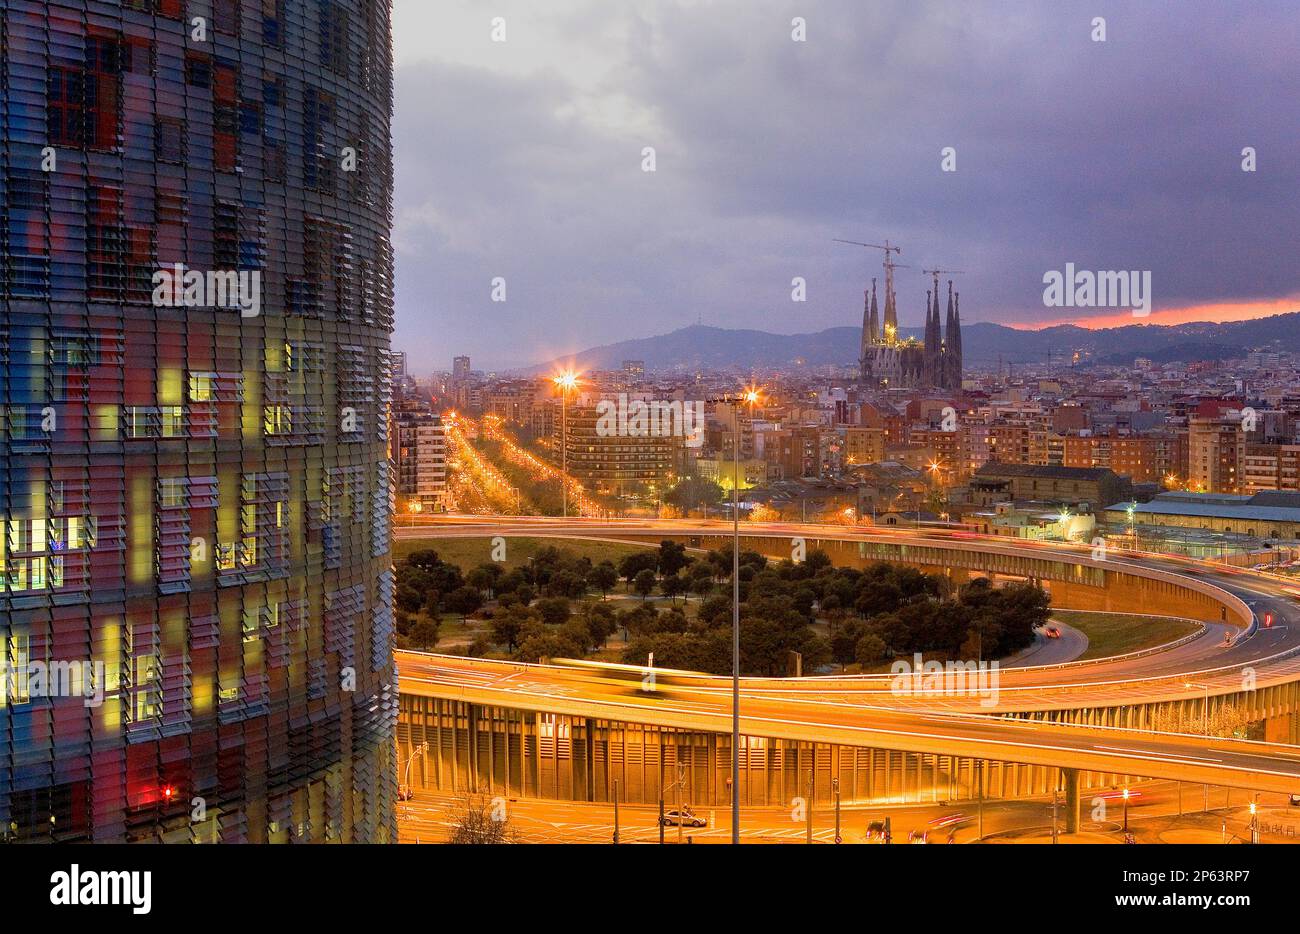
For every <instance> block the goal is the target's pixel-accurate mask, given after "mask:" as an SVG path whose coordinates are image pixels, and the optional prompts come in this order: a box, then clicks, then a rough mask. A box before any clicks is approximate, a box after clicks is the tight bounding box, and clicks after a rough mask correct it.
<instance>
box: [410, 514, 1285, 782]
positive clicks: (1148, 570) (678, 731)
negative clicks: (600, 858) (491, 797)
mask: <svg viewBox="0 0 1300 934" xmlns="http://www.w3.org/2000/svg"><path fill="white" fill-rule="evenodd" d="M742 529H743V539H742V548H753V550H758V551H762V552H764V553H766V554H770V555H773V556H780V555H781V554H782V553H783V552H787V553H788V549H789V547H790V541H791V540H792V539H803V541H804V544H805V547H806V548H807V549H809V550H811V549H812V548H814V547H820V548H823V549H824V550H826V551H827V552H828V553H830V554H831V555H832V558H833V560H835V561H836V563H837V564H865V563H869V562H871V561H874V560H891V561H895V562H899V563H907V564H912V565H915V566H918V567H922V568H925V569H927V570H929V571H931V572H934V573H942V574H945V575H948V576H950V577H952V578H953V579H954V581H955V582H960V581H961V580H964V579H966V578H967V577H969V576H972V575H975V574H980V573H992V574H996V575H999V576H1003V577H1023V578H1027V579H1033V580H1037V581H1040V582H1042V583H1043V584H1044V586H1046V587H1048V588H1049V589H1050V590H1051V591H1052V595H1053V600H1054V604H1055V605H1057V606H1064V607H1070V606H1074V607H1078V608H1098V607H1099V606H1101V607H1105V608H1109V609H1118V608H1119V607H1118V606H1116V601H1117V600H1119V599H1121V597H1122V599H1123V600H1124V601H1125V602H1124V604H1123V607H1124V608H1125V609H1133V608H1135V607H1136V608H1141V609H1143V610H1145V611H1148V612H1153V613H1154V612H1158V613H1162V614H1169V615H1182V616H1188V617H1191V618H1195V619H1199V620H1203V621H1204V622H1205V623H1206V631H1205V632H1204V633H1203V634H1202V635H1201V636H1200V637H1197V638H1193V639H1189V640H1186V641H1184V642H1183V643H1182V644H1180V645H1178V646H1177V647H1175V648H1170V649H1168V650H1167V651H1159V652H1148V653H1139V654H1136V655H1130V656H1123V657H1119V658H1116V659H1111V660H1101V661H1096V662H1084V663H1073V664H1067V665H1062V666H1051V667H1048V668H1034V667H1028V668H1021V669H1008V670H1004V671H1001V672H999V679H998V691H997V697H996V702H995V703H993V704H990V703H989V700H990V698H989V697H988V696H987V693H985V694H984V695H983V696H977V695H976V694H975V693H974V692H969V691H961V692H957V693H956V694H953V693H951V692H949V691H946V690H943V689H940V690H936V691H910V692H904V693H900V692H898V691H896V690H892V689H891V679H890V678H889V677H888V676H857V677H830V678H803V679H765V678H746V679H744V681H743V687H742V691H743V695H742V702H741V712H742V732H743V733H744V734H745V738H744V742H745V748H744V750H743V755H742V762H743V763H744V768H743V769H742V776H741V788H740V793H741V795H742V801H743V802H744V803H746V804H773V803H776V804H779V803H784V802H787V801H788V800H789V799H790V798H791V797H793V796H794V795H795V794H799V793H803V792H800V791H798V790H797V789H800V788H803V789H806V786H807V779H808V777H809V775H811V776H812V777H813V780H814V787H815V789H816V791H815V793H816V796H817V797H818V798H825V797H829V795H830V793H831V781H832V779H836V778H838V779H839V784H840V789H841V793H842V794H845V795H848V796H850V799H852V800H898V801H902V800H954V799H962V798H970V797H974V796H975V794H977V793H980V791H981V790H982V791H983V792H984V793H987V794H990V795H993V796H1016V795H1030V794H1039V793H1045V792H1048V791H1050V790H1052V789H1054V788H1057V787H1065V788H1066V789H1067V790H1069V789H1073V790H1074V791H1075V792H1078V791H1080V789H1083V790H1085V791H1086V789H1087V788H1100V787H1109V786H1113V785H1118V784H1121V783H1125V782H1127V781H1129V780H1131V778H1134V777H1152V778H1169V779H1174V780H1179V781H1188V782H1198V783H1210V784H1215V785H1221V786H1230V787H1238V788H1245V789H1252V790H1259V791H1283V792H1287V793H1290V792H1292V791H1297V790H1300V749H1297V748H1292V746H1291V745H1290V744H1295V743H1296V742H1297V740H1298V739H1300V737H1297V735H1296V723H1297V717H1296V716H1295V713H1296V706H1297V703H1300V696H1298V695H1297V687H1298V684H1300V626H1295V625H1292V624H1293V622H1294V621H1295V619H1296V617H1297V614H1296V612H1295V609H1294V608H1295V603H1294V599H1293V595H1292V594H1290V593H1288V592H1287V591H1286V588H1285V587H1283V586H1281V585H1278V584H1276V583H1270V582H1268V581H1267V580H1266V579H1263V578H1260V577H1258V576H1255V575H1249V574H1246V575H1242V574H1229V573H1227V572H1224V571H1221V570H1219V569H1217V568H1212V567H1209V566H1205V565H1196V566H1191V567H1188V566H1187V565H1185V564H1181V563H1178V562H1173V561H1171V560H1170V559H1168V558H1165V557H1160V556H1139V555H1122V556H1121V555H1116V556H1114V557H1113V559H1111V560H1105V559H1104V558H1103V559H1102V560H1098V559H1097V558H1095V557H1094V556H1093V555H1092V554H1091V552H1090V551H1089V550H1088V549H1082V550H1079V549H1072V548H1068V547H1059V546H1051V545H1044V544H1025V543H1020V542H1007V541H1005V540H999V541H990V540H985V539H977V538H972V537H966V536H961V537H959V536H957V535H952V534H943V533H938V534H936V533H934V532H918V531H913V530H903V531H890V532H883V531H880V530H875V529H872V530H859V529H853V528H844V529H840V528H837V527H827V526H805V525H785V524H782V525H767V526H756V525H754V524H747V525H745V526H742ZM729 533H730V527H729V526H727V525H726V524H720V523H702V522H689V523H681V522H675V523H656V522H646V521H644V520H641V521H634V522H597V521H593V520H581V521H575V520H567V521H547V520H501V521H497V522H493V523H491V524H490V525H489V524H483V525H480V524H478V523H474V522H466V523H464V524H457V525H449V526H442V527H437V528H434V529H419V530H410V531H408V530H406V529H401V530H399V533H398V534H399V535H400V536H403V537H405V536H407V535H417V536H419V537H429V536H430V535H433V536H437V535H444V536H455V537H466V536H474V535H483V536H485V537H487V538H490V537H492V536H497V535H500V536H510V535H524V534H526V535H532V536H536V535H545V536H555V537H560V538H563V537H583V538H598V539H599V538H608V539H610V540H618V541H643V542H647V543H653V542H658V541H659V540H662V539H663V538H673V539H675V540H681V541H685V542H687V543H688V544H690V545H691V546H692V547H699V548H712V547H718V546H719V545H722V544H725V543H727V542H729V540H730V535H729ZM485 553H486V551H485ZM1265 613H1269V614H1271V618H1272V619H1273V621H1274V625H1273V626H1272V627H1271V628H1263V627H1261V626H1260V624H1259V620H1260V619H1261V618H1262V616H1263V614H1265ZM1225 631H1227V632H1229V633H1231V634H1232V635H1233V637H1234V638H1233V640H1232V644H1231V645H1225V644H1224V640H1223V638H1222V634H1223V632H1225ZM398 664H399V673H400V677H401V693H402V720H401V723H400V725H399V753H400V754H401V755H402V761H403V762H405V761H406V758H407V757H408V756H409V755H410V750H412V749H414V748H415V747H417V746H419V744H420V743H429V747H428V750H427V751H426V752H424V753H422V754H420V755H417V756H416V757H415V761H413V762H412V766H413V769H412V771H413V779H412V781H413V784H417V785H419V784H424V785H428V786H432V787H441V788H447V787H449V786H457V785H461V786H469V787H486V788H492V789H497V790H500V791H505V792H508V793H511V794H524V795H537V796H554V797H561V798H565V797H571V798H577V799H580V800H597V801H599V800H609V798H610V796H611V795H612V794H613V785H614V782H615V781H618V782H619V787H620V792H619V796H620V798H621V799H623V800H645V799H647V797H649V798H653V797H654V796H656V795H657V793H658V788H659V787H661V786H662V784H663V783H664V782H665V781H675V780H677V777H678V770H679V769H680V770H681V774H682V776H684V777H685V779H686V781H687V782H688V787H689V788H690V789H691V792H692V800H694V801H696V802H697V803H701V804H704V803H708V804H710V805H720V804H725V803H726V802H727V801H729V799H730V792H731V790H730V788H729V787H728V780H729V779H728V776H729V757H730V752H729V743H730V736H729V735H728V734H729V731H730V694H729V690H730V681H729V679H719V678H710V677H707V676H693V675H685V674H682V675H665V674H663V673H660V674H658V675H657V677H656V678H655V682H654V685H653V689H652V690H643V689H642V685H641V682H640V673H635V676H634V677H632V679H631V680H625V678H626V674H624V676H622V677H620V676H617V675H614V676H611V674H610V673H608V672H605V673H602V672H599V671H592V670H585V669H574V668H569V667H563V666H532V665H520V664H515V663H509V662H489V661H483V660H474V659H460V658H450V657H444V656H434V655H423V654H418V653H399V657H398ZM1189 684H1194V685H1195V687H1189V686H1188V685H1189ZM1225 705H1230V706H1232V707H1234V708H1236V709H1239V710H1243V711H1245V715H1246V716H1247V717H1248V718H1249V720H1250V721H1251V723H1252V725H1253V731H1254V735H1257V736H1258V737H1259V739H1262V740H1267V741H1265V742H1258V741H1248V740H1242V739H1211V738H1206V737H1204V736H1179V735H1169V734H1155V733H1152V732H1149V731H1144V730H1143V728H1144V727H1147V726H1150V725H1151V723H1152V722H1153V721H1155V720H1156V719H1158V718H1159V717H1160V716H1161V715H1162V714H1164V713H1168V712H1169V711H1170V710H1175V709H1176V710H1180V711H1181V712H1182V713H1183V714H1184V715H1185V717H1191V716H1194V712H1199V711H1204V712H1205V713H1209V712H1210V711H1212V710H1214V709H1217V708H1218V707H1221V706H1225ZM665 775H666V776H668V777H667V778H666V779H665V777H664V776H665ZM1074 797H1075V799H1076V801H1077V798H1078V795H1077V794H1076V795H1074Z"/></svg>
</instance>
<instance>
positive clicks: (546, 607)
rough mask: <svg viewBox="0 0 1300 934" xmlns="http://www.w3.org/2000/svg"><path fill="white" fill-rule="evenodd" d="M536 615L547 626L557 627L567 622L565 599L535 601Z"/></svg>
mask: <svg viewBox="0 0 1300 934" xmlns="http://www.w3.org/2000/svg"><path fill="white" fill-rule="evenodd" d="M536 609H537V613H538V615H540V616H541V618H542V622H543V623H545V624H546V625H548V626H559V625H561V624H563V623H567V622H568V621H569V615H570V613H569V600H568V598H567V597H543V598H542V599H540V600H538V601H537V607H536Z"/></svg>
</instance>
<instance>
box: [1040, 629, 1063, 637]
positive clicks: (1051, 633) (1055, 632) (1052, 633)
mask: <svg viewBox="0 0 1300 934" xmlns="http://www.w3.org/2000/svg"><path fill="white" fill-rule="evenodd" d="M1043 635H1045V636H1047V638H1049V639H1059V638H1061V630H1060V629H1058V628H1057V627H1056V626H1046V627H1044V629H1043Z"/></svg>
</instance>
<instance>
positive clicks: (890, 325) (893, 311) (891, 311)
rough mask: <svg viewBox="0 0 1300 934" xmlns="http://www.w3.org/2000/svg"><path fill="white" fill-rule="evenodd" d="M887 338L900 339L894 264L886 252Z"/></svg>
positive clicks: (891, 340) (887, 339) (892, 340)
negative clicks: (895, 299) (895, 297)
mask: <svg viewBox="0 0 1300 934" xmlns="http://www.w3.org/2000/svg"><path fill="white" fill-rule="evenodd" d="M884 337H885V340H886V341H889V342H890V343H893V342H894V341H896V340H898V306H897V305H896V304H895V303H894V264H893V263H891V262H890V261H889V254H888V253H886V254H885V334H884Z"/></svg>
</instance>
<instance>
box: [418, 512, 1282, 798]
mask: <svg viewBox="0 0 1300 934" xmlns="http://www.w3.org/2000/svg"><path fill="white" fill-rule="evenodd" d="M716 526H717V524H716V523H714V524H712V525H711V526H706V527H703V528H708V529H709V530H710V531H714V530H715V528H716ZM473 528H475V526H474V524H473V523H466V524H462V525H453V526H449V527H447V529H446V531H442V530H439V534H448V535H452V534H454V535H458V536H461V537H463V536H465V535H466V534H473V533H471V532H469V531H468V530H470V529H473ZM485 528H486V529H487V530H490V531H491V532H492V533H493V534H502V535H505V534H538V532H537V530H538V529H539V528H541V529H543V530H544V531H546V532H548V533H549V534H556V535H559V536H565V537H602V536H605V535H616V534H618V532H620V531H621V532H623V533H624V534H628V529H647V528H648V529H650V531H651V533H652V534H670V532H671V531H674V530H680V529H689V530H690V531H689V534H699V533H700V531H701V530H702V527H701V526H700V524H699V523H691V524H689V525H685V526H683V525H682V524H680V523H658V524H652V523H646V522H644V521H640V520H639V521H638V522H637V523H636V524H613V523H609V522H605V521H594V520H589V521H583V522H576V521H574V520H568V521H566V522H561V523H532V522H527V523H513V522H498V523H493V524H492V525H490V526H486V527H485ZM515 529H526V530H527V531H513V530H515ZM402 531H403V532H404V531H405V530H402ZM765 533H766V534H772V535H777V536H782V537H784V536H789V535H791V534H800V533H802V534H805V535H807V536H808V537H810V538H822V539H828V538H839V537H845V538H849V539H850V540H857V539H859V538H868V539H871V538H877V537H879V535H878V533H877V532H876V531H875V530H873V531H872V532H871V533H864V532H859V531H857V530H853V529H845V530H842V531H841V530H840V529H838V528H833V527H825V526H811V527H810V526H802V525H800V526H794V525H781V526H779V527H777V528H772V527H768V526H755V525H753V524H751V525H749V526H747V527H746V528H745V534H746V535H755V534H765ZM418 534H421V535H424V536H427V535H428V534H429V530H426V529H420V530H418ZM485 534H486V533H485ZM678 534H685V533H682V532H680V531H679V532H678ZM888 538H889V540H891V541H900V540H901V541H908V540H909V538H908V537H907V535H906V534H905V533H904V534H893V535H890V536H888ZM918 543H924V544H933V541H932V540H931V539H930V538H926V539H925V540H924V542H918ZM943 544H944V546H945V547H946V546H947V544H948V543H947V542H946V541H944V542H943ZM971 544H972V543H969V542H963V543H962V545H963V546H966V547H970V546H971ZM975 547H990V548H991V547H992V545H988V546H983V545H977V546H975ZM999 547H1002V548H1006V547H1007V546H1005V545H1002V544H1001V543H999ZM1018 547H1021V548H1028V547H1029V546H1024V545H1020V546H1018ZM1036 547H1037V546H1035V548H1036ZM1031 553H1035V552H1033V551H1032V550H1031ZM1054 554H1059V555H1060V556H1061V557H1062V558H1064V559H1066V560H1074V556H1072V554H1071V553H1070V552H1069V551H1068V550H1059V551H1057V552H1054ZM1078 560H1080V561H1083V560H1086V559H1082V558H1081V559H1078ZM1123 566H1124V567H1126V568H1148V569H1151V570H1153V571H1154V572H1157V573H1160V572H1163V573H1166V574H1168V573H1171V572H1173V571H1179V570H1181V568H1182V565H1181V564H1180V563H1178V562H1174V561H1171V560H1169V559H1167V558H1163V557H1148V556H1125V560H1124V563H1123ZM1193 570H1194V571H1195V573H1196V576H1197V579H1199V580H1200V581H1202V582H1204V583H1207V584H1210V585H1212V586H1215V587H1222V588H1223V589H1224V590H1225V591H1227V592H1228V593H1231V594H1234V595H1235V596H1237V597H1239V598H1240V599H1242V600H1244V601H1246V602H1247V603H1251V604H1253V605H1254V608H1255V611H1256V612H1257V613H1259V614H1263V613H1264V612H1265V611H1268V612H1271V613H1272V614H1273V618H1274V623H1275V625H1274V627H1273V628H1271V629H1262V628H1261V629H1257V630H1252V631H1249V632H1241V631H1239V630H1235V629H1233V630H1225V629H1224V627H1222V626H1220V625H1219V624H1213V625H1210V626H1208V627H1207V631H1206V633H1205V634H1203V635H1202V636H1201V637H1200V638H1198V639H1194V640H1191V641H1190V642H1187V643H1184V644H1182V645H1180V646H1178V647H1177V648H1173V649H1169V650H1167V651H1163V652H1155V653H1151V654H1146V655H1139V656H1125V657H1120V658H1117V659H1112V660H1102V661H1098V662H1084V663H1074V664H1068V665H1064V666H1028V667H1023V668H1013V669H1008V670H1007V671H1004V672H1001V671H1000V672H998V676H997V678H996V679H995V680H993V681H989V682H984V683H983V684H981V683H978V682H977V683H975V684H973V685H972V684H970V683H964V684H959V685H956V686H955V687H954V686H952V685H940V686H939V687H937V688H931V687H929V686H924V685H922V686H920V687H921V688H922V689H916V690H914V689H912V688H913V687H914V685H912V684H910V683H906V684H904V686H903V689H900V687H899V684H898V682H897V681H896V680H895V679H891V678H890V677H889V676H856V677H829V678H804V679H770V678H746V679H744V680H743V682H742V697H741V730H742V732H744V733H746V734H748V735H755V736H770V737H776V738H784V739H795V740H804V741H820V742H833V743H841V744H844V745H851V746H873V747H877V748H886V749H901V750H906V751H910V752H922V753H938V754H955V755H963V756H969V757H976V758H987V759H996V760H1005V761H1013V762H1024V763H1030V764H1038V765H1045V766H1065V767H1073V768H1080V769H1087V770H1093V771H1099V772H1113V773H1120V774H1131V775H1145V776H1150V777H1152V778H1161V779H1168V780H1177V781H1187V782H1205V783H1209V784H1212V785H1223V786H1230V787H1238V788H1250V789H1254V790H1259V791H1272V792H1279V793H1290V792H1292V791H1294V790H1296V789H1300V748H1297V747H1293V746H1285V745H1280V744H1268V743H1258V742H1250V741H1246V740H1234V739H1208V738H1206V737H1203V736H1190V735H1178V734H1164V733H1150V732H1138V731H1131V730H1115V729H1104V728H1099V727H1085V726H1069V725H1063V724H1053V723H1047V722H1044V721H1038V720H1029V719H1019V718H995V717H990V716H988V714H990V713H1006V712H1011V711H1024V710H1046V709H1062V708H1071V707H1080V706H1093V705H1097V706H1100V705H1106V704H1124V703H1133V702H1137V701H1149V700H1156V699H1167V698H1178V697H1183V698H1185V697H1200V696H1201V694H1202V691H1203V690H1204V688H1203V687H1201V685H1209V688H1210V693H1212V694H1213V693H1227V692H1236V691H1239V690H1241V685H1242V677H1243V670H1245V669H1250V671H1251V672H1252V674H1253V676H1254V677H1255V678H1256V679H1257V683H1258V684H1260V685H1263V684H1267V683H1276V682H1281V681H1286V680H1294V679H1295V678H1297V677H1300V657H1298V655H1297V652H1298V650H1300V625H1296V623H1297V614H1296V611H1295V607H1294V603H1293V599H1292V597H1291V595H1290V594H1289V592H1288V591H1287V589H1286V587H1285V586H1283V585H1280V584H1278V585H1274V584H1271V583H1269V582H1267V581H1263V580H1260V579H1258V578H1257V576H1255V575H1236V574H1228V573H1224V572H1221V571H1219V570H1217V569H1214V568H1211V567H1209V566H1196V567H1195V568H1193ZM1229 599H1230V598H1229ZM1225 631H1229V632H1231V633H1235V636H1236V638H1235V639H1234V640H1233V641H1232V643H1231V644H1224V642H1223V635H1224V632H1225ZM398 666H399V674H400V680H401V685H400V686H401V691H402V692H403V693H415V694H428V695H431V696H439V697H445V698H451V699H461V700H467V701H473V702H475V703H481V704H496V705H501V706H506V707H512V708H515V709H525V710H536V711H545V712H551V713H560V714H566V715H572V716H583V717H590V716H596V717H604V718H608V719H612V720H625V721H630V722H643V723H656V724H659V725H663V726H671V727H678V728H684V729H695V730H702V731H713V732H721V733H725V732H728V731H729V730H730V716H731V698H730V681H729V679H724V678H717V677H707V676H696V675H689V674H683V675H677V674H673V673H664V672H657V673H656V679H655V683H654V686H653V689H652V690H648V691H647V690H643V689H642V687H641V674H642V672H641V671H640V670H638V669H633V670H632V671H631V672H616V671H609V670H600V669H588V668H573V667H564V666H537V665H524V664H520V663H512V662H499V661H486V660H480V659H464V658H453V657H447V656H437V655H431V654H424V653H411V652H399V653H398ZM1189 683H1194V684H1196V685H1197V687H1189V686H1188V684H1189Z"/></svg>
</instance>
